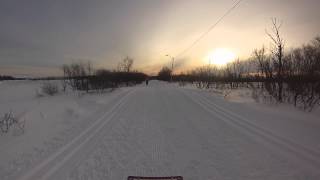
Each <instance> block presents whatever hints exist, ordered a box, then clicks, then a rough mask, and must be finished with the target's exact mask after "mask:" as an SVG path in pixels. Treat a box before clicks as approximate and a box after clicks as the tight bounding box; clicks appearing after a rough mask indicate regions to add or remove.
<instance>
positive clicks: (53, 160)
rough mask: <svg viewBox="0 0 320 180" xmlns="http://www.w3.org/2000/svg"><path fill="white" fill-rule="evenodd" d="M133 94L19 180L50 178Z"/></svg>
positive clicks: (126, 96) (122, 99)
mask: <svg viewBox="0 0 320 180" xmlns="http://www.w3.org/2000/svg"><path fill="white" fill-rule="evenodd" d="M133 92H134V90H132V91H128V92H127V93H126V94H125V95H124V96H123V97H122V98H121V99H120V100H119V101H118V102H117V103H116V104H115V105H114V106H113V107H112V108H110V109H109V110H108V111H107V112H106V113H105V114H103V115H102V117H100V118H99V119H98V120H96V121H95V122H94V123H93V124H92V125H91V126H89V127H88V128H87V129H85V130H84V131H83V132H82V133H81V134H79V135H78V136H77V137H75V138H74V139H73V140H72V141H71V142H69V143H68V144H67V145H65V146H64V147H62V148H61V149H59V150H58V151H57V152H55V153H54V154H52V155H51V156H49V157H48V158H47V159H45V160H44V161H43V162H41V163H40V164H39V165H37V166H35V167H34V168H32V170H30V171H29V172H28V173H27V174H25V175H23V176H22V177H20V178H19V180H33V179H48V178H49V177H50V176H52V174H53V173H55V172H56V171H57V170H58V169H59V168H61V167H62V166H63V165H64V163H66V162H67V161H68V160H69V159H70V158H71V157H72V156H73V155H74V154H75V153H76V152H77V151H79V150H80V149H81V148H84V145H85V144H86V143H88V142H89V141H90V140H93V137H94V136H95V135H97V134H98V133H99V131H101V130H102V129H103V127H104V126H106V125H107V124H108V123H109V122H110V121H111V120H112V118H113V116H114V115H115V114H116V113H118V111H119V109H121V107H122V106H123V105H124V104H125V103H126V100H127V98H128V96H129V95H130V94H132V93H133Z"/></svg>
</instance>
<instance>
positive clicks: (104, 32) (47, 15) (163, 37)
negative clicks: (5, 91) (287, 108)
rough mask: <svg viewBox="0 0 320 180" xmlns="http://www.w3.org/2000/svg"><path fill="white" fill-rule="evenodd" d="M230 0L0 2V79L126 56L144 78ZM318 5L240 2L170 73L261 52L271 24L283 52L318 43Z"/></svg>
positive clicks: (109, 63) (282, 0)
mask: <svg viewBox="0 0 320 180" xmlns="http://www.w3.org/2000/svg"><path fill="white" fill-rule="evenodd" d="M234 2H235V1H234V0H114V1H110V0H77V1H76V0H1V1H0V24H1V27H0V74H20V75H21V74H31V75H54V74H56V73H57V72H59V71H57V68H58V67H59V66H61V65H62V64H64V63H69V62H72V61H78V60H82V61H87V60H90V61H92V63H93V64H94V65H95V66H96V67H105V68H113V67H115V66H116V64H117V63H118V62H119V61H120V60H121V59H122V58H124V57H125V56H130V57H132V58H133V59H134V60H135V64H134V66H135V68H136V69H139V70H143V71H145V72H148V73H151V72H154V71H156V70H157V69H158V68H159V67H161V66H163V65H167V64H168V63H169V59H168V57H166V56H165V54H170V55H172V56H175V55H177V54H178V53H179V52H180V51H182V50H183V49H185V48H186V47H188V46H189V45H190V44H191V43H192V42H193V41H194V40H195V39H197V37H199V35H201V34H202V33H203V32H204V31H206V30H207V29H208V28H209V27H210V26H211V25H212V24H214V23H215V22H216V21H217V19H218V18H219V17H221V16H222V15H223V13H224V12H225V11H226V10H227V9H229V8H230V7H231V6H232V5H233V4H234ZM319 7H320V1H319V0H244V1H243V2H242V3H241V4H240V6H239V7H238V8H237V9H235V10H234V11H232V13H231V14H229V15H228V16H227V17H226V18H225V19H224V20H223V21H222V22H221V23H220V24H219V25H218V26H217V27H216V28H215V29H213V30H212V31H211V32H210V33H209V34H208V35H207V36H206V37H205V38H204V39H203V40H202V41H200V42H199V43H198V44H197V45H196V46H195V47H194V48H193V49H191V50H190V51H188V52H187V53H186V54H184V55H183V56H181V57H180V58H179V59H178V60H177V66H178V67H177V68H179V69H187V68H190V67H194V66H198V65H201V64H204V63H206V57H207V54H208V53H210V51H212V50H214V49H215V48H228V49H230V50H232V51H234V52H235V53H236V54H237V56H239V57H240V58H245V57H248V56H250V55H251V53H252V50H253V49H254V48H257V47H261V46H262V45H263V44H264V45H266V46H268V45H269V39H268V38H267V36H266V35H265V30H266V29H268V28H269V27H270V26H271V21H270V18H272V17H277V18H278V19H280V20H282V21H283V28H282V33H283V36H284V38H285V39H286V47H287V48H290V47H295V46H298V45H301V44H303V43H308V42H309V41H310V40H312V39H313V38H314V37H315V36H317V35H320V21H319V19H320V11H319Z"/></svg>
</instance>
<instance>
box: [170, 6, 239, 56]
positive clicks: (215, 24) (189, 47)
mask: <svg viewBox="0 0 320 180" xmlns="http://www.w3.org/2000/svg"><path fill="white" fill-rule="evenodd" d="M241 1H243V0H238V1H237V2H236V3H235V4H234V5H233V6H232V7H231V8H230V9H228V10H227V11H226V12H225V13H224V14H223V16H221V17H220V18H219V19H218V20H217V21H216V22H215V23H214V24H213V25H212V26H210V28H209V29H208V30H207V31H205V32H204V33H203V34H202V35H201V36H199V38H198V39H196V40H195V41H194V42H193V43H192V44H191V45H190V46H188V47H187V48H186V49H184V50H183V51H181V52H180V53H179V54H178V55H176V58H177V57H179V56H181V55H183V54H185V53H186V52H187V51H189V50H190V49H191V48H193V47H194V46H195V45H196V44H197V43H198V42H199V41H201V40H202V39H203V38H204V37H205V36H206V35H207V34H209V32H210V31H212V29H213V28H215V27H216V26H217V25H218V24H219V23H220V22H221V21H222V20H223V19H224V18H225V17H226V16H227V15H228V14H230V12H231V11H233V10H234V9H235V8H236V7H237V6H239V4H240V3H241Z"/></svg>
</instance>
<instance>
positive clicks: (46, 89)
mask: <svg viewBox="0 0 320 180" xmlns="http://www.w3.org/2000/svg"><path fill="white" fill-rule="evenodd" d="M41 91H42V93H44V94H47V95H50V96H53V95H55V94H57V93H58V92H59V88H58V85H57V84H55V83H51V82H45V83H43V84H42V86H41Z"/></svg>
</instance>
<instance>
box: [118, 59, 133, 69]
mask: <svg viewBox="0 0 320 180" xmlns="http://www.w3.org/2000/svg"><path fill="white" fill-rule="evenodd" d="M133 62H134V61H133V59H132V58H130V57H128V56H127V57H126V58H124V59H123V60H122V61H121V62H120V63H119V64H118V70H119V71H120V72H130V71H131V70H132V66H133Z"/></svg>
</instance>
